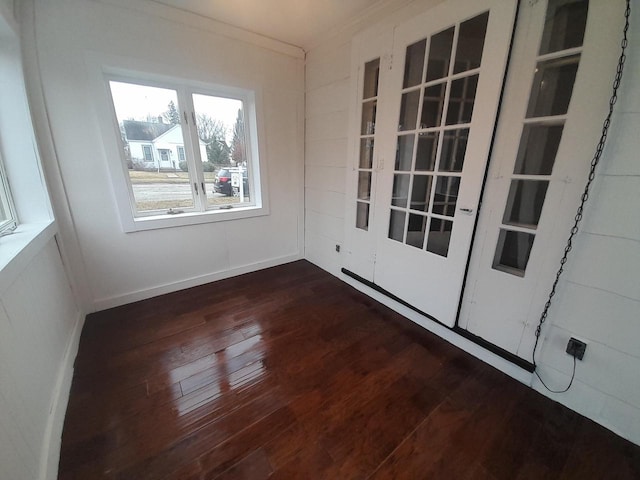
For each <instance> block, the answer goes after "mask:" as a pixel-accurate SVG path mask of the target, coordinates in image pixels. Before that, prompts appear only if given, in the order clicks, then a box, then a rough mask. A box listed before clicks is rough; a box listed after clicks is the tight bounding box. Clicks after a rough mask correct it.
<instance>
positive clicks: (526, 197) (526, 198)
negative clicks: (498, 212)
mask: <svg viewBox="0 0 640 480" xmlns="http://www.w3.org/2000/svg"><path fill="white" fill-rule="evenodd" d="M548 186H549V182H548V181H546V180H511V188H510V189H509V196H508V197H507V207H506V208H505V211H504V218H503V219H502V223H505V224H507V225H519V226H522V227H528V228H536V227H537V226H538V221H539V220H540V214H541V213H542V206H543V205H544V198H545V196H546V194H547V187H548Z"/></svg>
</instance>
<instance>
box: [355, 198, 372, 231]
mask: <svg viewBox="0 0 640 480" xmlns="http://www.w3.org/2000/svg"><path fill="white" fill-rule="evenodd" d="M356 228H359V229H361V230H369V204H368V203H363V202H357V208H356Z"/></svg>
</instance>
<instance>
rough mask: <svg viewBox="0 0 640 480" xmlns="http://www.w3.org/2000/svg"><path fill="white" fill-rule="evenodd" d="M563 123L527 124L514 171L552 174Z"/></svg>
mask: <svg viewBox="0 0 640 480" xmlns="http://www.w3.org/2000/svg"><path fill="white" fill-rule="evenodd" d="M563 128H564V126H563V125H525V126H524V129H523V130H522V138H521V139H520V148H519V149H518V157H517V159H516V166H515V169H514V171H513V173H516V174H520V175H551V172H552V170H553V164H554V163H555V160H556V153H557V152H558V146H559V145H560V140H561V139H562V129H563Z"/></svg>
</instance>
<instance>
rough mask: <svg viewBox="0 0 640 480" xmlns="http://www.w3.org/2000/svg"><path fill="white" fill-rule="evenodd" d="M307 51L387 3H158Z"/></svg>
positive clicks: (168, 0)
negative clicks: (337, 29)
mask: <svg viewBox="0 0 640 480" xmlns="http://www.w3.org/2000/svg"><path fill="white" fill-rule="evenodd" d="M154 1H155V2H157V3H162V4H164V5H169V6H172V7H175V8H179V9H181V10H186V11H189V12H192V13H195V14H198V15H202V16H204V17H208V18H212V19H214V20H218V21H220V22H224V23H227V24H230V25H234V26H236V27H240V28H242V29H244V30H249V31H251V32H254V33H259V34H261V35H264V36H267V37H270V38H274V39H276V40H280V41H282V42H285V43H289V44H291V45H296V46H298V47H302V48H303V49H307V48H308V47H309V46H310V45H311V44H312V43H313V42H314V40H316V39H317V38H318V37H320V36H321V35H322V34H323V33H327V32H329V31H330V30H332V29H334V28H335V27H340V26H342V25H344V24H347V23H349V22H350V21H352V20H353V19H355V18H357V17H358V16H359V15H360V14H362V13H363V12H364V11H365V10H367V9H369V8H370V7H372V6H374V5H378V4H380V3H384V1H385V0H154Z"/></svg>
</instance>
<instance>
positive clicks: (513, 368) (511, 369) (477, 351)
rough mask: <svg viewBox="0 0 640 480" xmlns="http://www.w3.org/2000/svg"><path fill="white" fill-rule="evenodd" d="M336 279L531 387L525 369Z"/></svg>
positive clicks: (346, 277)
mask: <svg viewBox="0 0 640 480" xmlns="http://www.w3.org/2000/svg"><path fill="white" fill-rule="evenodd" d="M321 268H322V267H321ZM338 278H340V279H341V280H342V281H344V282H345V283H347V284H348V285H351V286H352V287H353V288H355V289H356V290H358V291H360V292H362V293H364V294H365V295H367V296H369V297H371V298H373V299H374V300H376V301H378V302H380V303H382V304H383V305H385V306H387V307H389V308H390V309H392V310H394V311H396V312H398V313H399V314H400V315H402V316H404V317H406V318H407V319H409V320H410V321H412V322H414V323H416V324H417V325H420V326H421V327H422V328H424V329H425V330H428V331H430V332H431V333H433V334H435V335H437V336H439V337H440V338H442V339H443V340H445V341H447V342H449V343H450V344H452V345H455V346H456V347H458V348H460V349H462V350H464V351H465V352H467V353H469V354H471V355H473V356H474V357H476V358H478V359H479V360H482V361H483V362H485V363H488V364H489V365H491V366H492V367H494V368H497V369H498V370H500V371H501V372H503V373H505V374H507V375H509V376H510V377H512V378H514V379H515V380H517V381H519V382H520V383H523V384H525V385H527V386H530V385H531V378H532V374H531V373H530V372H528V371H527V370H526V369H524V368H522V367H520V366H518V365H516V364H514V363H513V362H510V361H509V360H506V359H505V358H503V357H501V356H500V355H498V354H496V353H494V352H491V351H489V350H487V349H486V348H484V347H482V346H480V345H478V344H477V343H476V342H473V341H471V340H470V339H467V338H465V337H463V336H461V335H459V334H458V333H457V332H455V331H454V330H453V329H450V328H449V327H446V326H444V325H442V324H441V323H437V322H434V321H433V320H431V319H429V318H428V317H425V316H424V315H422V314H420V313H418V312H417V311H415V310H414V309H413V308H409V307H407V306H406V305H405V304H403V303H400V302H398V301H396V300H394V299H393V298H390V297H388V296H387V295H385V294H384V293H381V292H379V291H378V290H376V289H374V288H372V287H370V286H369V285H366V284H365V283H362V282H360V281H358V280H356V279H355V278H352V277H351V276H349V275H346V274H345V273H342V272H341V273H340V275H339V276H338Z"/></svg>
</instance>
